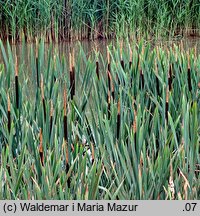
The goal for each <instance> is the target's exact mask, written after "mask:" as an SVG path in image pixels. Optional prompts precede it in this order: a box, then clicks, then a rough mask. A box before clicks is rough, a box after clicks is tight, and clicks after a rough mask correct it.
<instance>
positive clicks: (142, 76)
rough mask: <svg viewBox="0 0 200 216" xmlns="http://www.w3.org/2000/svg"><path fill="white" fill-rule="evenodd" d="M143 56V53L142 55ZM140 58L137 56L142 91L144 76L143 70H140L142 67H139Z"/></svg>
mask: <svg viewBox="0 0 200 216" xmlns="http://www.w3.org/2000/svg"><path fill="white" fill-rule="evenodd" d="M142 56H143V53H142ZM141 58H142V57H141V56H138V69H139V71H140V83H141V89H144V74H143V70H142V67H141V66H142V65H141Z"/></svg>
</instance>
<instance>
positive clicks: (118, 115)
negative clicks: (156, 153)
mask: <svg viewBox="0 0 200 216" xmlns="http://www.w3.org/2000/svg"><path fill="white" fill-rule="evenodd" d="M120 122H121V114H120V99H119V100H118V103H117V139H119V135H120Z"/></svg>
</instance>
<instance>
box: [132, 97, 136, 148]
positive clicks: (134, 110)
mask: <svg viewBox="0 0 200 216" xmlns="http://www.w3.org/2000/svg"><path fill="white" fill-rule="evenodd" d="M132 109H133V114H134V119H133V123H132V128H133V134H134V141H135V145H136V133H137V109H136V105H135V99H134V98H133V99H132Z"/></svg>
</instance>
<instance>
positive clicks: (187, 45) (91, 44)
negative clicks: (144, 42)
mask: <svg viewBox="0 0 200 216" xmlns="http://www.w3.org/2000/svg"><path fill="white" fill-rule="evenodd" d="M111 43H112V44H114V45H115V44H116V43H117V42H116V41H115V40H112V41H110V40H107V41H105V40H99V41H82V42H74V43H67V42H66V43H58V44H53V47H52V48H53V50H56V51H57V52H58V53H59V55H60V56H63V55H64V56H65V55H68V54H69V52H70V50H71V49H72V48H74V50H75V55H76V54H78V53H79V52H78V50H79V49H80V45H81V47H82V49H83V51H84V53H85V54H86V56H87V57H89V56H90V55H91V54H94V50H95V49H97V50H98V51H99V52H100V53H101V54H102V55H103V56H106V47H107V46H108V45H109V44H111ZM150 43H151V44H152V45H153V46H156V45H161V46H165V47H166V46H167V47H171V46H172V45H173V44H176V45H180V43H181V40H172V41H150ZM182 44H183V48H184V49H185V50H186V51H187V50H188V49H191V48H194V47H195V46H196V48H197V54H200V38H197V37H190V38H186V39H183V40H182ZM5 46H6V45H5ZM32 46H33V48H34V47H35V45H34V44H26V45H25V46H23V45H22V44H17V45H12V46H11V48H12V51H13V53H16V55H17V56H18V58H19V62H21V60H22V61H24V62H25V64H26V65H29V63H30V62H29V61H30V58H29V57H30V50H31V47H32ZM49 47H50V45H49V44H48V43H45V47H44V49H45V54H46V53H47V52H48V50H49ZM45 57H46V55H45ZM0 63H3V58H2V53H1V52H0Z"/></svg>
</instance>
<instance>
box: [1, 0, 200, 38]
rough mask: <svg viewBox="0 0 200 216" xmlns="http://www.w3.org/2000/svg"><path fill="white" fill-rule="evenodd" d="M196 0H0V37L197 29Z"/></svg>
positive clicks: (199, 7) (104, 35) (198, 9)
mask: <svg viewBox="0 0 200 216" xmlns="http://www.w3.org/2000/svg"><path fill="white" fill-rule="evenodd" d="M199 14H200V3H199V0H193V1H191V0H185V1H180V0H172V1H167V0H164V1H163V0H157V1H152V0H126V1H123V0H117V1H116V0H106V1H104V0H93V1H91V0H77V1H72V0H64V1H59V0H39V1H33V0H24V1H19V0H1V1H0V38H1V39H5V40H6V39H7V38H9V39H10V40H12V41H13V42H15V41H18V40H22V38H23V37H24V38H25V39H26V40H27V41H31V40H34V39H35V38H36V37H41V36H43V37H46V41H62V40H68V41H69V40H76V39H79V40H81V39H95V38H111V37H115V36H123V35H125V36H130V37H133V38H135V37H141V35H143V36H147V37H152V36H154V37H160V36H167V37H168V36H174V35H183V34H185V33H187V32H189V34H192V35H194V34H199V28H200V26H199V23H200V15H199Z"/></svg>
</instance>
